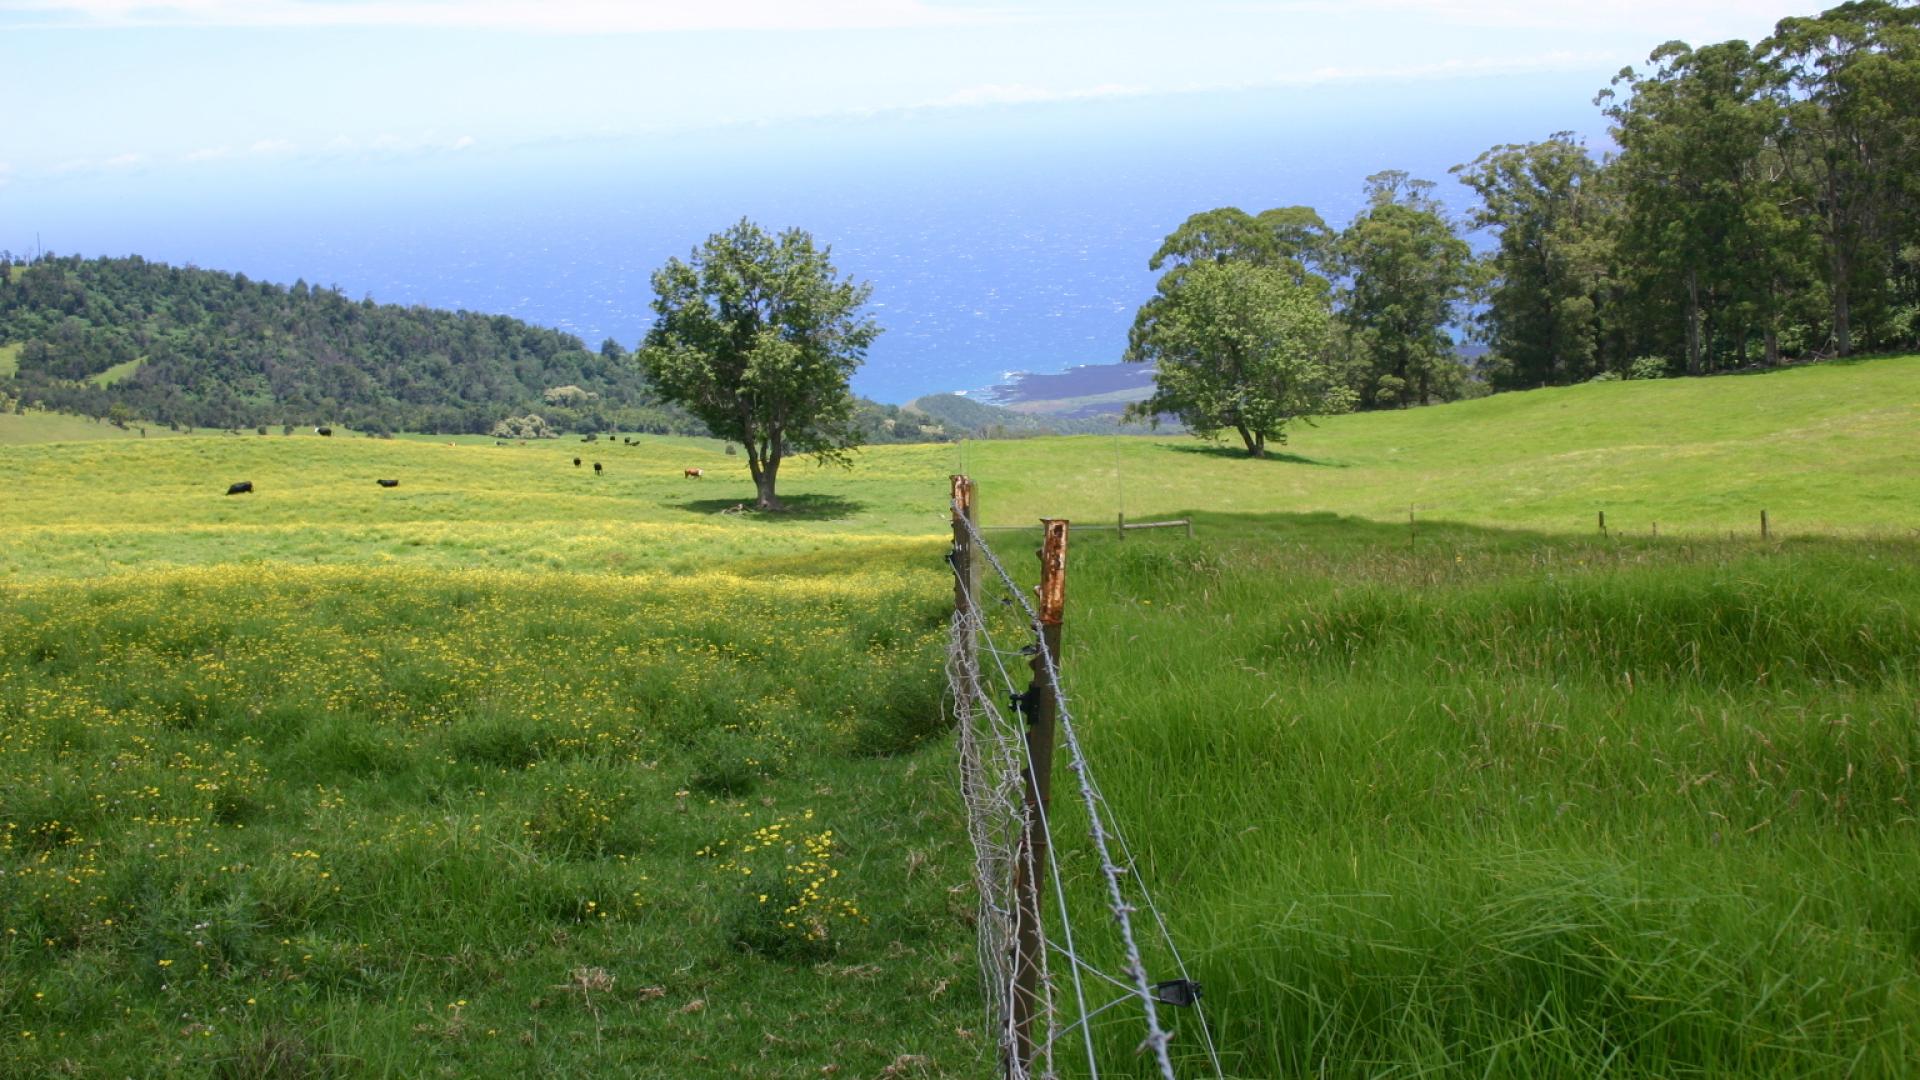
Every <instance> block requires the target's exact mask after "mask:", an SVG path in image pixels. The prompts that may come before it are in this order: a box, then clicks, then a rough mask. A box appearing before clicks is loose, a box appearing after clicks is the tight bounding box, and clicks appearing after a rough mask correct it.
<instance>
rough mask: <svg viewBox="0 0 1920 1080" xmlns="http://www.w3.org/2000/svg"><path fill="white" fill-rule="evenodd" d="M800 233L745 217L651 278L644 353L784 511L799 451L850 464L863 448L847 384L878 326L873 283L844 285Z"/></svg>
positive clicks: (660, 385)
mask: <svg viewBox="0 0 1920 1080" xmlns="http://www.w3.org/2000/svg"><path fill="white" fill-rule="evenodd" d="M830 255H831V251H830V249H828V248H824V247H816V246H815V245H814V242H813V237H812V236H810V235H808V234H807V233H806V232H804V231H802V230H800V229H788V230H786V231H784V232H782V233H780V234H778V235H777V236H776V235H769V234H768V233H767V232H766V231H765V230H763V229H761V228H760V227H759V226H758V225H755V224H753V223H752V222H750V221H747V220H745V219H742V220H741V221H740V222H739V224H737V225H734V226H733V227H732V228H730V229H728V230H727V231H725V232H722V233H715V234H714V235H712V236H710V237H708V238H707V241H706V243H704V244H702V245H701V246H700V247H699V248H697V249H695V250H694V252H693V254H692V255H691V257H690V258H689V259H688V260H687V261H685V262H682V261H681V260H679V259H670V260H668V261H667V265H665V266H663V267H661V268H660V269H659V270H658V271H657V272H655V273H654V275H653V289H654V294H655V295H654V300H653V311H654V315H655V321H654V324H653V328H652V329H651V330H649V331H648V332H647V337H646V342H645V344H644V346H643V347H642V348H641V349H640V350H639V352H638V354H637V355H638V357H639V359H640V363H641V365H642V366H643V367H644V368H645V369H646V372H647V376H648V378H649V379H650V380H651V381H652V383H653V385H654V387H655V388H656V389H657V391H658V392H659V393H660V394H661V395H662V396H663V397H665V398H666V399H667V400H669V401H675V402H678V403H680V404H681V405H682V406H684V407H685V408H686V409H687V410H688V411H689V412H691V413H693V414H694V415H695V416H697V417H699V418H700V419H701V421H703V422H704V423H705V424H706V425H707V427H708V429H709V430H711V431H712V432H713V434H714V435H716V436H718V437H720V438H723V439H729V440H732V441H734V442H737V443H739V444H740V445H741V446H742V447H744V448H745V450H746V455H747V468H748V470H749V471H750V472H751V473H752V474H753V484H754V488H755V490H756V491H757V493H758V505H759V506H760V507H761V508H762V509H767V510H776V509H780V508H781V503H780V499H779V497H778V495H777V494H776V493H775V483H776V481H777V480H778V478H779V475H780V463H781V462H782V461H783V460H785V458H786V457H787V456H788V455H789V454H793V453H808V454H814V455H817V456H818V457H819V458H820V459H821V460H823V461H838V462H842V463H844V462H846V461H847V460H848V458H847V454H848V452H849V451H850V450H852V449H853V448H854V447H855V446H857V445H859V443H860V427H859V424H858V423H857V422H856V417H855V408H854V401H853V397H852V394H851V392H850V390H849V387H848V380H849V379H851V378H852V376H853V373H854V371H855V370H856V369H857V368H859V366H860V364H861V362H862V361H863V360H864V359H865V358H866V351H867V347H868V346H869V345H871V344H872V343H873V340H874V338H875V337H877V336H879V333H880V328H879V326H878V325H877V324H876V323H875V322H874V321H873V319H872V318H870V317H868V316H866V315H864V314H862V312H861V307H862V305H864V304H865V303H866V301H867V297H868V296H869V294H870V293H871V292H872V288H871V286H868V285H866V284H864V283H856V282H854V281H852V280H851V279H847V280H842V279H841V278H840V277H839V274H838V272H837V271H836V270H835V269H834V267H833V264H832V262H831V261H829V256H830Z"/></svg>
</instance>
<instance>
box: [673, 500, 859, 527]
mask: <svg viewBox="0 0 1920 1080" xmlns="http://www.w3.org/2000/svg"><path fill="white" fill-rule="evenodd" d="M780 501H781V502H783V503H786V504H787V506H786V509H784V510H756V509H754V507H753V499H752V497H748V498H746V499H688V500H686V501H685V502H674V503H667V504H666V505H667V506H668V507H670V508H671V509H674V510H685V511H686V512H687V513H689V514H725V515H727V516H728V517H749V518H752V519H753V520H755V521H771V522H807V521H845V520H846V519H848V518H850V517H854V516H855V515H857V514H859V513H861V512H862V511H864V510H865V509H866V508H867V504H866V503H864V502H861V501H860V500H858V499H849V498H846V497H845V496H841V495H782V496H781V497H780Z"/></svg>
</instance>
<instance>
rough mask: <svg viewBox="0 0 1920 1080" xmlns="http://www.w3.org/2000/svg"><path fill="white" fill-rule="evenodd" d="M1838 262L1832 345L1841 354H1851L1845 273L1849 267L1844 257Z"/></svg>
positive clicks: (1851, 343) (1850, 330) (1849, 308)
mask: <svg viewBox="0 0 1920 1080" xmlns="http://www.w3.org/2000/svg"><path fill="white" fill-rule="evenodd" d="M1836 261H1837V262H1839V264H1840V270H1839V273H1838V274H1836V275H1835V276H1834V281H1833V340H1834V347H1835V348H1836V349H1838V350H1839V355H1841V356H1851V355H1853V310H1852V304H1851V302H1850V299H1849V297H1848V296H1847V274H1848V273H1849V269H1848V268H1847V266H1846V260H1845V259H1844V258H1842V259H1838V260H1836Z"/></svg>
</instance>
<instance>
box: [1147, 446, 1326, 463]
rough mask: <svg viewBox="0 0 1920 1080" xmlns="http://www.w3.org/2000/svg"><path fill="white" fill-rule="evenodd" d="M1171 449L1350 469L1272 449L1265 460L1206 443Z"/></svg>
mask: <svg viewBox="0 0 1920 1080" xmlns="http://www.w3.org/2000/svg"><path fill="white" fill-rule="evenodd" d="M1170 449H1172V450H1173V451H1175V452H1176V453H1181V454H1205V455H1206V456H1207V457H1216V458H1230V459H1232V460H1234V461H1251V462H1255V463H1256V464H1259V463H1279V464H1285V465H1314V466H1317V467H1319V468H1322V469H1344V468H1347V467H1348V466H1347V465H1345V464H1344V463H1342V462H1338V461H1316V460H1314V459H1313V458H1310V457H1301V456H1300V455H1299V454H1289V453H1287V452H1286V451H1284V450H1275V449H1273V448H1272V447H1268V448H1267V456H1266V457H1264V458H1257V457H1253V456H1251V455H1250V454H1248V453H1247V452H1246V450H1245V449H1244V448H1241V447H1236V446H1213V445H1208V444H1205V443H1201V444H1188V445H1185V446H1173V447H1171V448H1170Z"/></svg>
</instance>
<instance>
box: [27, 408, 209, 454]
mask: <svg viewBox="0 0 1920 1080" xmlns="http://www.w3.org/2000/svg"><path fill="white" fill-rule="evenodd" d="M141 428H142V425H140V424H137V423H136V424H129V425H128V426H127V427H125V428H117V427H114V426H113V425H112V424H109V423H107V422H106V421H104V420H90V419H88V418H86V417H84V416H70V415H68V414H66V413H50V412H39V411H30V412H25V413H0V447H3V446H35V445H40V444H43V443H65V442H98V441H101V440H115V439H161V438H166V437H167V436H170V435H175V434H178V433H177V432H172V431H168V430H167V429H166V428H165V427H164V426H160V427H155V426H153V425H151V424H148V425H145V429H146V434H144V435H142V434H141Z"/></svg>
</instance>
